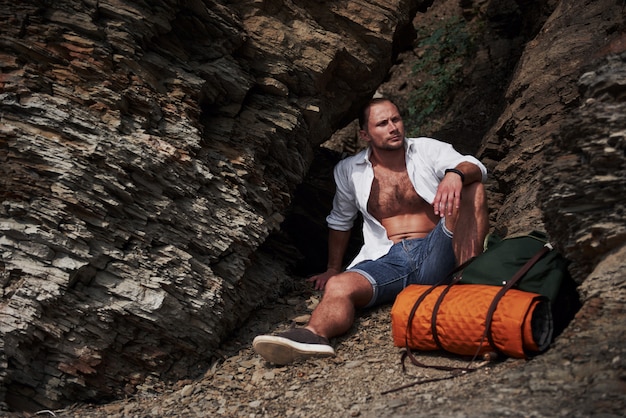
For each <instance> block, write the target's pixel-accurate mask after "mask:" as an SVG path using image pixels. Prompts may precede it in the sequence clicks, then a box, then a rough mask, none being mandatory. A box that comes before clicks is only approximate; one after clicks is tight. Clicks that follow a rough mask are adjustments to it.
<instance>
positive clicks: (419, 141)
mask: <svg viewBox="0 0 626 418" xmlns="http://www.w3.org/2000/svg"><path fill="white" fill-rule="evenodd" d="M404 143H405V150H406V167H407V171H408V175H409V178H410V179H411V183H412V184H413V187H414V188H415V191H416V192H417V194H418V195H419V196H421V197H422V199H424V200H425V201H426V202H428V203H430V204H432V203H433V201H434V200H435V194H436V193H437V187H438V186H439V182H440V181H441V180H442V179H443V176H444V175H445V170H446V169H448V168H454V167H456V166H457V165H458V164H460V163H462V162H465V161H467V162H470V163H473V164H476V165H477V166H478V167H479V168H480V170H481V172H482V181H483V182H484V181H485V180H486V179H487V169H486V168H485V166H484V165H483V164H482V163H481V162H480V161H479V160H478V159H476V158H474V157H472V156H470V155H462V154H460V153H459V152H457V151H456V150H455V149H454V148H453V147H452V145H450V144H448V143H445V142H441V141H438V140H436V139H432V138H425V137H420V138H406V139H405V141H404ZM369 156H370V149H369V148H367V149H365V150H363V151H361V152H359V153H358V154H356V155H353V156H351V157H348V158H346V159H344V160H342V161H340V162H339V163H338V164H337V165H336V166H335V170H334V175H335V183H336V186H337V189H336V192H335V197H334V199H333V209H332V210H331V212H330V214H329V215H328V217H326V222H327V223H328V227H329V228H331V229H334V230H337V231H348V230H350V229H352V226H353V225H354V220H355V219H356V217H357V214H358V212H359V211H360V212H361V213H362V214H363V241H364V245H363V247H362V248H361V251H360V252H359V254H358V255H357V256H356V257H355V258H354V260H352V262H351V263H350V265H349V266H348V268H350V267H352V266H354V265H355V264H357V263H358V262H360V261H363V260H376V259H378V258H379V257H382V256H383V255H385V254H387V252H388V251H389V249H390V248H391V246H392V245H393V241H391V240H390V239H389V237H387V231H386V230H385V228H384V227H383V226H382V224H381V223H380V222H379V221H378V220H377V219H376V218H374V217H373V216H372V215H370V214H369V212H368V211H367V201H368V200H369V197H370V191H371V189H372V182H373V180H374V169H373V168H372V163H371V162H370V159H369Z"/></svg>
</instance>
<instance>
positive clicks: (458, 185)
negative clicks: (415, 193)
mask: <svg viewBox="0 0 626 418" xmlns="http://www.w3.org/2000/svg"><path fill="white" fill-rule="evenodd" d="M482 179H483V172H482V171H481V169H480V167H478V166H477V165H476V164H474V163H471V162H467V161H464V162H462V163H460V164H458V165H457V166H456V167H450V169H448V170H446V173H445V175H444V177H443V179H442V180H441V182H440V183H439V186H438V187H437V194H436V195H435V200H434V201H433V209H434V210H435V215H439V216H440V217H442V218H443V217H444V216H446V214H447V215H448V216H452V214H453V212H455V211H456V210H458V208H459V206H460V205H461V194H462V190H463V186H467V185H469V184H472V183H475V182H480V181H482Z"/></svg>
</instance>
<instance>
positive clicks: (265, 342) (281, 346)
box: [252, 335, 335, 365]
mask: <svg viewBox="0 0 626 418" xmlns="http://www.w3.org/2000/svg"><path fill="white" fill-rule="evenodd" d="M252 347H253V348H254V351H256V352H257V353H258V354H259V355H261V357H263V358H264V359H265V360H266V361H268V362H270V363H274V364H278V365H283V364H289V363H293V362H295V361H298V360H305V359H308V358H320V357H333V356H334V355H335V350H333V348H332V347H331V346H329V345H324V344H306V343H299V342H297V341H293V340H290V339H288V338H283V337H275V336H271V335H259V336H258V337H256V338H255V339H254V341H253V342H252Z"/></svg>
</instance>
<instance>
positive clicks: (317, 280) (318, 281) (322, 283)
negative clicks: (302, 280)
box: [306, 269, 339, 290]
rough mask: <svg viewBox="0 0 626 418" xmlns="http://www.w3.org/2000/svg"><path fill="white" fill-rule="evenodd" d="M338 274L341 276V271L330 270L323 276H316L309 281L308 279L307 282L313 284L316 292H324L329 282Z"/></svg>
mask: <svg viewBox="0 0 626 418" xmlns="http://www.w3.org/2000/svg"><path fill="white" fill-rule="evenodd" d="M337 274H339V270H336V269H328V270H326V271H325V272H324V273H322V274H316V275H315V276H311V277H309V278H308V279H306V281H307V282H312V283H313V285H314V288H315V290H324V288H325V287H326V282H328V280H329V279H330V278H331V277H333V276H336V275H337Z"/></svg>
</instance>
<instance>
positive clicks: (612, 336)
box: [14, 279, 626, 418]
mask: <svg viewBox="0 0 626 418" xmlns="http://www.w3.org/2000/svg"><path fill="white" fill-rule="evenodd" d="M297 284H298V285H297V286H296V287H297V289H296V290H294V291H293V292H292V293H290V294H288V295H286V296H285V297H283V298H281V299H279V300H278V301H276V303H274V304H273V305H269V306H266V307H264V308H262V309H260V310H259V311H257V312H256V313H255V314H253V315H252V318H251V319H250V320H249V321H248V322H247V323H246V324H244V325H243V326H242V327H241V329H240V330H239V331H238V332H237V333H236V334H235V335H233V336H232V338H231V339H229V340H228V341H227V342H226V343H225V344H224V345H223V346H222V347H221V354H222V355H223V357H222V358H221V359H220V360H219V361H216V362H215V363H214V364H213V366H212V367H211V368H210V369H209V370H208V371H206V373H205V374H204V376H202V377H200V378H198V379H195V380H184V381H179V382H176V383H174V384H166V383H165V382H162V381H160V380H159V379H158V376H155V377H154V378H153V379H152V380H150V381H148V382H146V383H145V384H144V385H142V386H141V387H140V388H139V389H140V391H139V393H137V394H136V395H134V396H133V397H132V398H128V399H125V400H123V401H116V402H113V403H108V404H104V405H84V404H83V405H74V406H72V407H69V408H67V409H64V410H60V411H40V412H39V413H38V414H37V415H36V416H38V417H42V416H56V417H81V418H90V417H93V418H95V417H205V416H223V417H251V418H252V417H321V416H328V417H437V416H441V417H448V416H451V417H475V416H490V417H491V416H493V417H496V416H498V417H502V416H511V417H557V416H563V417H571V416H574V417H587V416H602V417H620V416H626V415H625V414H624V411H626V372H625V370H626V367H625V365H626V347H624V344H623V341H625V340H626V335H625V334H626V331H625V330H624V327H623V324H624V320H625V319H626V310H625V309H624V305H623V304H621V305H620V304H617V305H612V306H604V305H603V303H602V302H601V300H600V299H598V300H597V301H596V302H593V301H591V302H588V303H587V304H585V306H584V307H583V309H582V310H581V311H580V312H579V314H578V315H577V317H576V318H575V320H574V322H573V324H572V325H571V326H570V327H568V329H567V330H566V331H565V332H564V333H563V334H562V335H561V336H560V337H559V338H558V339H557V341H556V342H555V344H554V347H553V348H551V349H549V350H548V352H546V353H545V354H542V355H540V356H538V357H536V358H534V359H532V360H520V359H506V360H504V361H494V362H490V363H487V364H484V365H483V366H482V367H481V368H480V369H479V370H478V371H475V372H473V373H470V374H465V375H460V376H457V377H454V378H450V377H451V374H450V373H449V372H444V371H438V370H434V369H426V368H418V367H416V366H413V365H411V364H408V363H407V370H406V372H403V371H402V366H401V362H400V355H401V350H400V349H399V348H398V347H394V345H393V342H392V336H391V319H390V309H391V307H390V306H385V307H381V308H376V309H372V310H367V311H363V312H360V314H359V315H358V317H357V319H356V322H355V326H354V327H353V328H352V330H351V331H350V332H348V333H347V334H346V335H345V336H343V337H341V338H336V339H333V340H332V341H331V343H332V344H333V346H334V347H335V349H336V351H337V356H336V357H334V358H325V359H316V360H308V361H304V362H300V363H298V364H294V365H290V366H274V365H271V364H268V363H266V362H265V361H264V360H263V359H261V358H260V357H259V356H258V355H256V354H255V353H254V352H253V350H252V348H251V343H252V339H253V338H254V337H255V336H256V335H258V334H259V333H274V332H280V331H283V330H285V329H287V328H288V327H290V326H293V325H301V324H303V323H305V322H306V321H307V319H308V317H309V314H310V312H311V310H312V309H313V308H314V307H315V305H316V304H317V303H318V301H319V298H320V297H321V294H320V293H319V292H315V291H312V290H311V289H310V287H309V284H308V283H305V282H304V280H300V279H299V280H298V282H297ZM598 331H600V332H601V333H602V334H603V335H604V336H605V339H598V338H597V334H598ZM418 359H419V360H420V361H422V362H424V363H428V364H438V365H447V366H456V367H463V366H467V365H468V364H469V359H467V358H461V357H458V356H451V355H446V354H445V353H442V352H431V353H419V355H418ZM474 364H475V365H476V364H480V363H474ZM416 382H421V383H417V384H416ZM404 385H409V386H408V387H406V388H403V389H399V388H401V387H402V386H404ZM14 416H30V417H33V416H35V415H26V414H24V415H22V414H20V415H14Z"/></svg>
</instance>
